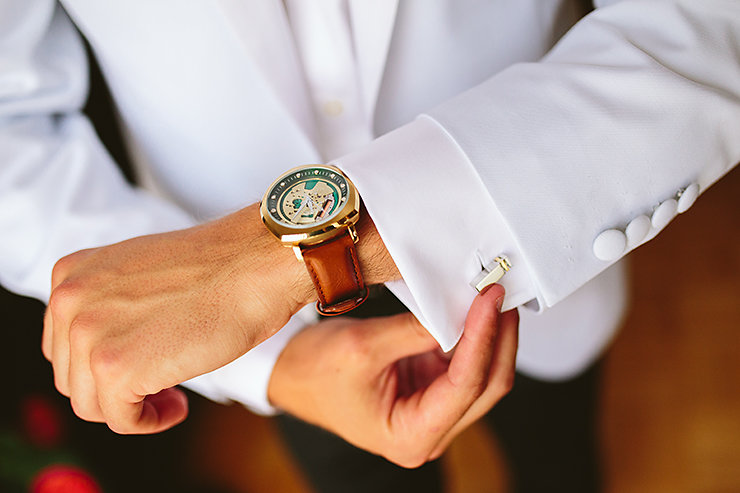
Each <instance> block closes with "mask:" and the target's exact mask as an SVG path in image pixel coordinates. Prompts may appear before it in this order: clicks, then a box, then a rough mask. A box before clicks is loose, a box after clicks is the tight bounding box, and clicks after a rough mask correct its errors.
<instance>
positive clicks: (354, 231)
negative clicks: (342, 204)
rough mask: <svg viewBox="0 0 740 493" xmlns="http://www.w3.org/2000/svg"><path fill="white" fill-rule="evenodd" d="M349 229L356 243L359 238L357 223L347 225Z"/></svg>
mask: <svg viewBox="0 0 740 493" xmlns="http://www.w3.org/2000/svg"><path fill="white" fill-rule="evenodd" d="M347 231H348V232H349V236H350V237H351V238H352V241H353V242H354V243H357V241H358V240H359V238H358V237H357V230H356V229H355V225H354V224H350V225H349V226H348V227H347Z"/></svg>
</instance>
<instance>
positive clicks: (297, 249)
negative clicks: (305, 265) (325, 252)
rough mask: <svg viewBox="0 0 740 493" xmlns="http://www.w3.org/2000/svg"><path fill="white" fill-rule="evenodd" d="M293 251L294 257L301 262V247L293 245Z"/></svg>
mask: <svg viewBox="0 0 740 493" xmlns="http://www.w3.org/2000/svg"><path fill="white" fill-rule="evenodd" d="M293 253H295V258H297V259H298V261H299V262H303V253H301V247H299V246H298V245H294V246H293Z"/></svg>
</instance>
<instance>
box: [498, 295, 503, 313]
mask: <svg viewBox="0 0 740 493" xmlns="http://www.w3.org/2000/svg"><path fill="white" fill-rule="evenodd" d="M502 306H504V297H503V296H501V297H499V298H496V310H498V312H499V313H501V307H502Z"/></svg>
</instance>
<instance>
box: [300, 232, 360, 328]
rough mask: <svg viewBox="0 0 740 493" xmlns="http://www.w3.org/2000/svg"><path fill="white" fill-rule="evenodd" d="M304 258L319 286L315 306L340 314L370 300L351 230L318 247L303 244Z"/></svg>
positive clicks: (318, 308)
mask: <svg viewBox="0 0 740 493" xmlns="http://www.w3.org/2000/svg"><path fill="white" fill-rule="evenodd" d="M301 253H302V254H303V261H304V262H305V263H306V268H307V269H308V273H309V275H310V276H311V279H312V280H313V283H314V285H315V286H316V293H317V294H318V297H319V300H318V301H317V302H316V309H317V310H318V311H319V313H321V314H322V315H341V314H342V313H346V312H348V311H350V310H351V309H353V308H354V307H356V306H358V305H359V304H360V303H362V302H363V301H365V300H366V299H367V288H366V287H365V281H364V280H363V279H362V272H360V264H359V262H358V261H357V250H355V242H354V241H352V237H351V236H350V234H349V232H345V233H344V234H342V235H340V236H338V237H336V238H334V239H332V240H329V241H327V242H324V243H321V244H319V245H315V246H308V247H303V246H302V247H301Z"/></svg>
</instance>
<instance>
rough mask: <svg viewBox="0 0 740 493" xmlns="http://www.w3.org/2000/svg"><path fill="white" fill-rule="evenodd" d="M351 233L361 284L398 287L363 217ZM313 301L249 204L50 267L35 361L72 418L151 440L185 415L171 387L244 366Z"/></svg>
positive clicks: (304, 278)
mask: <svg viewBox="0 0 740 493" xmlns="http://www.w3.org/2000/svg"><path fill="white" fill-rule="evenodd" d="M365 216H367V215H366V214H365ZM358 228H359V234H360V235H361V238H362V239H361V241H360V243H359V244H358V245H357V247H358V255H359V257H360V262H361V263H364V265H366V266H367V267H366V268H365V269H364V271H363V274H364V275H365V278H366V280H367V282H368V283H379V282H383V281H385V280H390V279H397V278H398V277H400V275H399V274H398V271H397V269H396V267H395V265H394V264H393V261H392V260H391V258H390V255H388V253H387V251H386V250H385V246H384V245H383V243H382V241H381V240H380V237H379V236H378V234H377V232H376V231H375V227H374V225H373V224H372V222H371V221H370V220H369V218H367V217H366V218H365V219H364V220H363V221H361V223H360V224H359V225H358ZM315 299H316V295H315V292H314V287H313V284H312V282H311V279H310V278H309V276H308V274H307V272H306V269H305V267H304V266H303V265H302V264H301V263H300V262H297V261H296V259H295V256H294V254H293V252H292V251H291V249H289V248H285V247H283V246H282V244H281V243H280V241H279V240H278V239H276V238H275V237H274V236H272V235H271V234H270V233H269V232H268V231H267V230H266V228H265V227H264V225H263V224H262V222H261V219H260V217H259V208H258V205H257V204H254V205H252V206H249V207H246V208H245V209H242V210H240V211H238V212H236V213H234V214H231V215H228V216H225V217H224V218H222V219H219V220H217V221H213V222H210V223H207V224H204V225H200V226H196V227H194V228H189V229H185V230H181V231H175V232H170V233H164V234H157V235H149V236H142V237H138V238H133V239H130V240H127V241H124V242H121V243H117V244H114V245H110V246H105V247H101V248H94V249H89V250H83V251H80V252H77V253H74V254H72V255H69V256H67V257H64V258H62V259H61V260H59V262H57V264H56V265H55V267H54V270H53V273H52V292H51V297H50V299H49V303H48V308H47V311H46V315H45V317H44V332H43V337H42V350H43V353H44V356H45V357H46V358H47V359H48V360H49V361H50V362H51V363H52V366H53V369H54V382H55V385H56V387H57V389H58V390H59V392H61V393H62V394H64V395H65V396H67V397H69V398H70V401H71V404H72V408H73V410H74V412H75V413H76V414H77V415H78V416H79V417H81V418H82V419H85V420H88V421H95V422H105V423H107V424H108V426H109V427H110V428H111V429H112V430H113V431H115V432H117V433H125V434H131V433H156V432H159V431H163V430H165V429H167V428H170V427H172V426H174V425H176V424H177V423H179V422H181V421H182V420H183V419H185V417H186V416H187V401H186V399H185V395H184V393H183V392H182V391H181V390H178V389H176V388H174V387H175V386H176V385H178V384H179V383H181V382H183V381H185V380H188V379H190V378H193V377H195V376H197V375H201V374H203V373H206V372H209V371H212V370H215V369H216V368H220V367H221V366H223V365H225V364H227V363H229V362H230V361H233V360H234V359H236V358H238V357H239V356H241V355H243V354H244V353H246V352H247V351H248V350H250V349H251V348H253V347H254V346H256V345H257V344H259V343H260V342H262V341H264V340H265V339H267V338H268V337H270V336H271V335H273V334H274V333H275V332H277V331H278V330H279V329H280V328H281V327H282V326H283V325H285V323H286V322H287V321H288V319H289V318H290V316H291V315H293V314H294V313H295V312H297V311H298V310H299V309H300V308H301V307H303V306H304V305H306V304H307V303H311V302H312V301H315Z"/></svg>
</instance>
